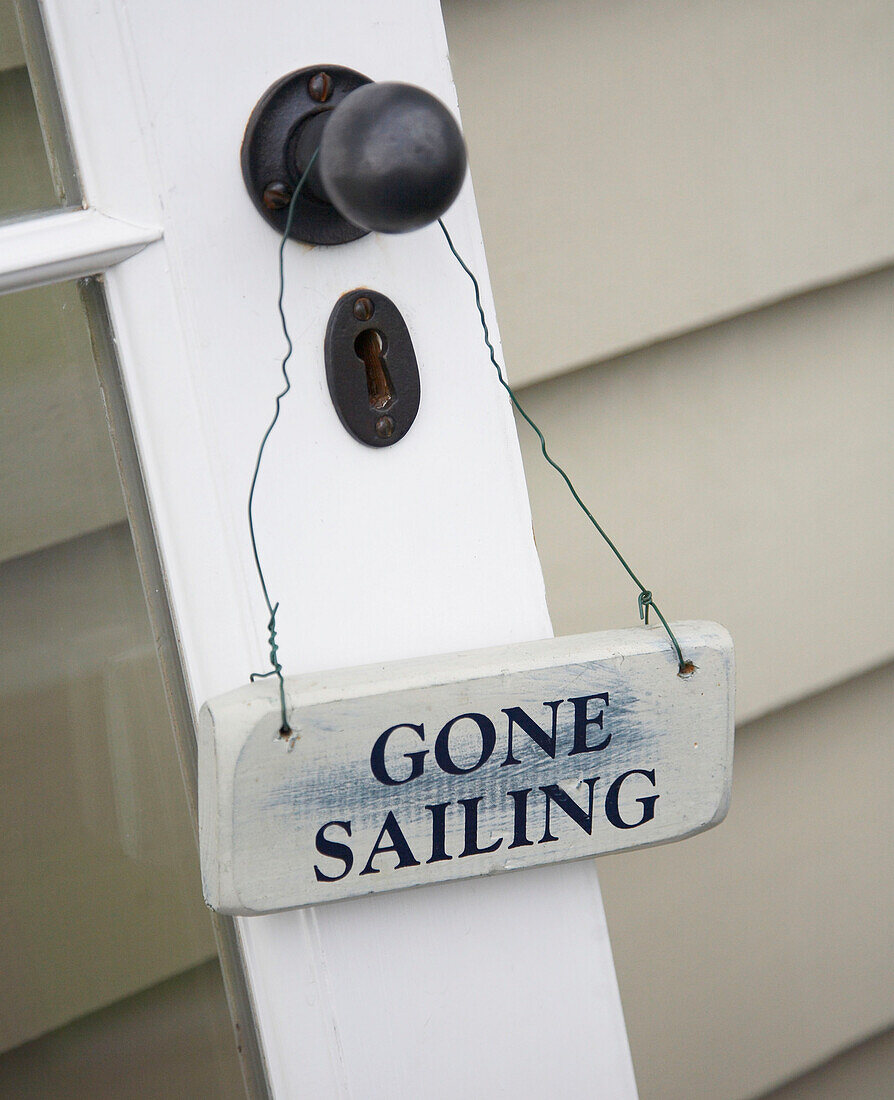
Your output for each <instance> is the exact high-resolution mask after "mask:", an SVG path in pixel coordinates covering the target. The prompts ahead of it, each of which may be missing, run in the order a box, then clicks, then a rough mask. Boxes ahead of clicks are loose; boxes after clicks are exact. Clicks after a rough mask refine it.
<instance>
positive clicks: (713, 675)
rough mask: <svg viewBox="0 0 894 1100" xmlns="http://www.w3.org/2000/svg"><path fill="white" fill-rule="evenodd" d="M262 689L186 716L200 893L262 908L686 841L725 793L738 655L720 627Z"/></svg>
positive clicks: (513, 650) (219, 902)
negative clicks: (193, 743)
mask: <svg viewBox="0 0 894 1100" xmlns="http://www.w3.org/2000/svg"><path fill="white" fill-rule="evenodd" d="M674 630H675V632H676V633H677V637H678V638H679V641H680V644H681V646H682V648H683V651H684V653H685V654H686V657H687V658H688V659H691V660H693V661H694V662H695V664H696V666H697V670H696V672H695V673H694V675H692V676H691V677H689V678H681V677H679V676H677V665H676V661H675V659H674V655H673V652H672V651H671V649H670V646H669V645H668V642H667V638H666V636H665V635H664V634H663V632H659V631H657V630H654V629H636V630H620V631H608V632H604V633H599V634H588V635H582V636H579V637H571V638H556V639H549V640H545V641H540V642H532V643H525V644H521V645H512V646H506V647H501V648H499V649H489V650H480V651H477V652H471V653H461V654H451V655H448V656H444V657H435V658H425V659H422V660H412V661H406V662H399V663H395V664H388V665H379V666H368V667H365V668H358V669H345V670H339V671H336V672H327V673H319V674H314V675H307V676H301V677H295V678H290V679H287V680H286V691H287V701H288V705H289V721H290V723H291V725H292V727H293V730H294V731H295V734H294V735H293V736H292V737H291V738H289V739H285V738H283V737H281V736H280V734H279V728H280V725H281V720H280V710H279V701H278V697H277V695H276V691H275V687H274V686H273V685H271V683H270V681H269V680H268V681H264V682H262V683H256V684H253V685H250V686H246V687H244V688H241V689H239V690H238V691H235V692H232V693H230V694H228V695H225V696H222V697H220V698H218V699H215V700H212V701H211V702H210V703H207V704H206V705H205V706H204V707H203V708H202V714H201V719H200V726H199V814H200V837H201V854H202V877H203V883H204V890H205V898H206V901H207V902H208V904H209V905H211V906H212V907H213V908H215V909H217V910H219V911H220V912H225V913H240V914H250V913H266V912H273V911H276V910H280V909H289V908H295V907H298V906H302V905H311V904H315V903H317V902H324V901H331V900H334V899H337V898H346V897H351V896H353V895H357V894H365V893H370V892H373V891H380V890H394V889H398V888H400V887H403V886H416V885H421V884H423V883H431V882H439V881H443V880H446V879H454V878H467V877H470V876H473V875H486V874H493V873H494V872H497V871H508V870H513V869H515V868H520V867H531V866H535V865H537V864H542V863H555V862H560V861H562V860H569V859H580V858H583V857H586V856H594V855H599V854H602V853H605V852H616V851H619V850H621V849H625V848H638V847H643V846H644V845H650V844H658V843H662V842H665V841H668V840H673V839H677V838H680V837H684V836H688V835H690V834H692V833H696V832H699V831H700V830H702V829H706V828H708V827H710V826H711V825H715V824H717V823H718V822H719V821H721V820H722V819H723V817H724V815H725V814H726V810H727V806H728V803H729V792H730V782H731V765H732V746H733V650H732V642H731V640H730V637H729V635H728V634H727V632H726V631H725V630H724V629H723V628H722V627H720V626H717V625H716V624H714V623H681V624H676V625H675V626H674Z"/></svg>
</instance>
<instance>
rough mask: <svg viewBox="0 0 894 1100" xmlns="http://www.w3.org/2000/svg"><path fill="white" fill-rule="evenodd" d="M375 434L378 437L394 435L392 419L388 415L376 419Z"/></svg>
mask: <svg viewBox="0 0 894 1100" xmlns="http://www.w3.org/2000/svg"><path fill="white" fill-rule="evenodd" d="M376 435H377V436H378V437H379V439H390V438H391V437H392V436H393V435H394V421H393V420H392V419H391V417H390V416H380V417H379V419H378V420H377V421H376Z"/></svg>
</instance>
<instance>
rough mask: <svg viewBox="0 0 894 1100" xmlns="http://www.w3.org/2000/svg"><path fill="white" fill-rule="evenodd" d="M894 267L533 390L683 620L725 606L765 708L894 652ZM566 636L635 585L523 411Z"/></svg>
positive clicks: (587, 482) (754, 698) (539, 523)
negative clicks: (577, 504)
mask: <svg viewBox="0 0 894 1100" xmlns="http://www.w3.org/2000/svg"><path fill="white" fill-rule="evenodd" d="M892 300H894V269H891V270H888V271H885V272H881V273H878V274H875V275H872V276H868V277H865V278H863V279H859V280H855V281H853V282H851V283H848V284H845V285H841V286H839V287H835V288H830V289H826V290H823V291H818V292H816V293H814V294H810V295H806V296H803V297H800V298H798V299H796V300H792V301H790V302H786V303H782V304H780V305H777V306H774V307H771V308H769V309H766V310H762V311H760V312H758V313H754V314H750V315H748V316H745V317H741V318H738V319H736V320H734V321H730V322H727V323H724V324H721V325H717V326H715V327H712V328H710V329H705V330H703V331H700V332H697V333H693V334H691V335H689V336H686V337H682V338H680V339H678V340H675V341H670V342H667V343H664V344H660V345H657V346H655V347H653V348H648V349H644V350H642V351H639V352H635V353H633V354H631V355H628V356H624V357H621V358H619V359H615V360H612V361H611V362H607V363H604V364H600V365H598V366H595V367H591V368H588V369H586V370H582V371H579V372H577V373H575V374H573V375H568V376H566V377H564V378H561V379H555V380H552V381H549V382H544V383H541V384H540V385H537V386H534V387H532V388H530V389H529V390H527V391H526V392H525V394H524V403H525V405H526V407H527V409H528V411H529V412H530V413H531V414H532V415H533V416H534V417H535V419H537V420H538V422H539V423H540V424H541V426H542V427H543V429H544V430H545V432H546V435H547V439H548V440H550V442H551V449H552V451H553V453H554V454H555V456H556V457H557V458H559V459H560V460H561V461H563V462H564V463H565V464H566V465H567V468H568V470H569V472H570V473H571V476H572V478H573V479H574V481H575V483H576V484H577V486H578V488H579V490H580V491H581V493H582V496H583V497H584V499H585V500H586V501H587V502H588V504H589V505H590V507H591V508H592V509H593V511H594V512H595V514H596V515H597V517H598V518H599V519H600V520H601V522H602V523H603V524H604V525H605V527H606V528H607V530H608V532H609V534H610V535H611V536H612V538H613V539H614V540H615V541H616V543H617V544H618V545H619V546H620V548H621V550H622V551H623V552H624V553H625V554H626V556H627V558H628V559H629V561H630V562H631V564H632V565H633V568H634V569H635V570H637V571H638V573H639V575H640V576H641V578H642V580H643V582H644V583H645V584H646V585H648V586H649V587H650V588H651V589H652V590H653V592H654V593H655V599H656V602H657V603H658V604H659V606H660V607H661V609H662V610H663V611H664V613H665V614H666V615H668V616H670V617H671V618H676V617H684V616H685V617H690V616H691V617H698V618H705V619H714V620H716V621H719V622H723V623H724V624H725V625H726V626H727V627H728V628H729V629H730V632H731V633H732V636H733V640H734V641H735V644H736V654H737V669H738V672H737V683H738V700H737V702H738V714H739V718H740V720H744V719H748V718H753V717H755V716H757V715H759V714H761V713H766V712H768V711H770V710H772V709H774V708H776V707H779V706H782V705H784V704H786V703H788V702H791V701H793V700H795V699H798V698H800V697H802V696H804V695H808V694H810V693H812V692H814V691H817V690H820V689H821V688H823V687H826V686H829V685H830V684H833V683H836V682H839V681H841V680H844V679H847V678H848V677H849V676H852V675H854V674H856V673H859V672H861V671H865V670H866V669H868V668H872V667H874V666H876V665H878V664H880V663H882V662H884V661H885V660H887V659H889V658H890V657H891V656H892V655H894V637H892V632H891V628H890V623H889V621H888V618H887V616H886V615H885V613H884V609H885V608H886V607H888V606H890V605H891V602H892V600H894V576H892V570H891V567H890V565H891V546H892V545H894V509H892V507H891V500H892V499H894V463H892V462H891V415H892V409H894V375H892V372H891V348H892V347H894V311H892V309H891V302H892ZM519 432H520V437H521V440H522V444H523V453H524V457H525V466H526V472H527V477H528V488H529V492H530V494H531V500H532V504H533V513H534V529H535V534H536V537H537V547H538V551H539V553H540V558H541V562H542V564H543V568H544V575H545V577H546V582H547V593H548V599H549V603H550V610H551V613H552V616H553V622H554V624H555V628H556V633H557V634H576V633H583V632H585V631H588V630H595V629H604V628H606V627H609V626H623V625H631V624H632V623H633V622H634V621H635V620H636V594H637V593H636V589H635V588H634V586H633V585H632V584H631V583H630V581H629V579H628V578H627V577H626V576H625V575H624V573H623V571H622V570H621V568H620V566H619V565H618V563H617V562H616V561H615V560H614V558H613V557H612V556H611V554H610V553H609V552H608V550H607V549H606V548H605V547H604V546H603V544H602V543H601V541H600V540H599V538H598V536H597V535H596V534H595V532H593V531H592V530H591V529H590V528H589V527H588V526H587V524H586V521H585V520H584V519H583V517H582V516H581V515H580V513H579V512H578V511H577V510H576V509H575V508H574V506H573V504H572V503H571V501H570V498H569V497H568V495H567V493H566V492H565V490H564V488H563V487H562V485H561V482H559V481H558V479H557V478H556V475H555V474H554V473H553V471H551V470H550V469H549V468H548V467H547V466H546V464H545V463H544V462H543V459H542V457H541V456H540V451H539V447H538V446H537V442H536V439H535V438H534V437H533V436H532V434H531V433H530V431H529V430H528V429H527V427H526V426H525V425H524V424H521V425H520V427H519Z"/></svg>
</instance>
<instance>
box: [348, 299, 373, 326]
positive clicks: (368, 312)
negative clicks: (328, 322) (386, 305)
mask: <svg viewBox="0 0 894 1100" xmlns="http://www.w3.org/2000/svg"><path fill="white" fill-rule="evenodd" d="M353 312H354V316H355V317H356V318H357V320H358V321H368V320H369V319H370V317H372V315H373V313H374V312H375V306H374V305H373V304H372V301H371V300H370V299H369V298H358V299H357V301H356V302H355V303H354V310H353Z"/></svg>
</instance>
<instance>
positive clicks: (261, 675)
mask: <svg viewBox="0 0 894 1100" xmlns="http://www.w3.org/2000/svg"><path fill="white" fill-rule="evenodd" d="M316 159H317V153H316V152H315V153H314V155H313V156H312V157H311V158H310V160H309V161H308V164H307V168H305V170H304V174H303V175H302V177H301V179H300V180H299V181H298V183H297V184H296V186H295V190H294V191H293V192H292V198H291V200H290V202H289V212H288V214H287V216H286V225H285V229H284V230H283V234H282V240H281V241H280V243H279V298H278V299H277V308H278V309H279V319H280V321H281V322H282V331H283V336H285V338H286V353H285V355H284V356H283V358H282V362H281V364H280V370H281V371H282V376H283V379H284V381H285V386H284V387H283V388H282V390H281V391H280V392H279V393H278V394H277V395H276V409H275V411H274V413H273V419H272V420H271V421H270V423H269V424H268V426H267V431H266V432H264V435H263V438H262V439H261V445H260V447H259V448H258V457H257V459H256V461H255V469H254V473H253V474H252V479H251V488H250V489H249V492H248V533H249V535H250V536H251V550H252V554H253V555H254V559H255V568H256V569H257V571H258V580H260V582H261V590H262V591H263V593H264V602H265V603H266V604H267V610H268V611H269V612H270V619H269V621H268V623H267V642H268V644H269V646H270V664H271V666H272V667H271V670H270V671H269V672H253V673H252V674H251V676H250V677H249V679H250V680H251V682H252V683H254V681H255V680H263V679H265V678H266V677H267V676H275V677H276V679H277V686H278V687H279V706H280V714H281V717H282V724H281V726H280V728H279V732H280V734H281V735H282V736H283V737H289V736H291V734H292V728H291V726H290V725H289V720H288V715H287V713H286V688H285V684H284V683H283V675H282V665H281V664H280V661H279V645H278V644H277V641H276V613H277V611H278V610H279V603H278V602H277V603H275V604H274V603H273V602H272V601H271V599H270V593H269V591H268V589H267V581H266V580H265V578H264V570H263V569H262V568H261V559H260V556H259V554H258V542H257V539H256V537H255V524H254V513H253V506H254V498H255V487H256V486H257V483H258V474H259V473H260V470H261V459H262V458H263V457H264V448H265V447H266V446H267V440H268V439H269V438H270V433H271V432H272V431H273V429H274V427H275V426H276V422H277V420H279V410H280V408H281V406H282V401H283V398H284V397H285V396H286V394H287V393H288V392H289V390H290V389H291V388H292V381H291V379H290V378H289V370H288V362H289V360H290V359H291V357H292V351H293V350H294V348H293V345H292V338H291V336H290V335H289V326H288V324H287V322H286V315H285V311H284V310H283V304H282V302H283V295H284V294H285V272H284V270H283V252H284V250H285V247H286V241H287V240H288V239H289V233H290V232H291V229H292V221H293V220H294V217H295V202H296V200H297V198H298V196H299V195H300V194H301V189H302V187H303V186H304V184H305V181H306V180H307V177H308V174H309V173H310V170H311V168H312V167H313V163H314V161H315V160H316Z"/></svg>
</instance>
